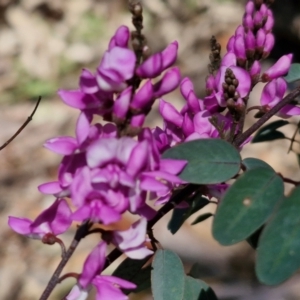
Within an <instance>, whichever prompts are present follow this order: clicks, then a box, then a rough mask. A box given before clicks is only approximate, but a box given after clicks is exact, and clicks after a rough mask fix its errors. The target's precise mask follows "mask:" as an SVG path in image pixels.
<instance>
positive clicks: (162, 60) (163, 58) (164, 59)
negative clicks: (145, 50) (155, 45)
mask: <svg viewBox="0 0 300 300" xmlns="http://www.w3.org/2000/svg"><path fill="white" fill-rule="evenodd" d="M177 50H178V43H177V42H176V41H175V42H173V43H171V44H170V45H169V46H167V48H166V49H165V50H163V51H162V52H159V53H155V54H153V55H151V56H150V57H149V58H148V59H147V60H145V61H144V62H143V63H142V64H141V65H140V66H139V67H138V68H137V69H136V74H137V75H138V76H140V77H141V78H155V77H157V76H158V75H160V74H161V73H162V72H163V71H164V70H166V69H167V68H168V67H170V66H171V65H172V64H173V63H174V62H175V61H176V58H177Z"/></svg>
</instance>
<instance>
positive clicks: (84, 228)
mask: <svg viewBox="0 0 300 300" xmlns="http://www.w3.org/2000/svg"><path fill="white" fill-rule="evenodd" d="M90 227H91V224H90V223H89V222H88V221H87V222H84V223H83V224H81V225H80V226H79V227H78V229H77V231H76V233H75V237H74V239H73V241H72V243H71V245H70V247H69V248H68V250H67V251H66V252H65V255H64V256H63V257H62V259H61V261H60V263H59V265H58V266H57V268H56V270H55V271H54V273H53V275H52V277H51V279H50V280H49V282H48V284H47V286H46V288H45V290H44V292H43V294H42V295H41V297H40V298H39V300H47V299H48V298H49V296H50V294H51V293H52V291H53V290H54V288H55V286H56V285H57V283H58V282H59V277H60V274H61V272H62V270H63V268H64V267H65V265H66V264H67V262H68V261H69V259H70V257H71V256H72V255H73V253H74V251H75V250H76V248H77V246H78V244H79V242H80V240H81V239H82V238H84V237H85V236H86V234H87V233H88V231H89V228H90Z"/></svg>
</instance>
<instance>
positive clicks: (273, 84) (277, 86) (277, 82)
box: [260, 77, 300, 118]
mask: <svg viewBox="0 0 300 300" xmlns="http://www.w3.org/2000/svg"><path fill="white" fill-rule="evenodd" d="M286 90H287V83H286V81H285V80H284V79H283V78H281V77H279V78H277V79H273V80H272V81H270V82H268V83H267V84H266V85H265V86H264V89H263V91H262V94H261V98H260V103H261V105H262V108H263V110H264V111H269V110H270V109H271V108H272V107H273V106H275V105H276V104H277V103H278V102H280V101H281V100H282V98H283V97H284V94H285V92H286ZM277 115H278V116H280V117H282V118H289V117H291V116H294V115H300V107H298V106H295V105H292V104H287V105H285V106H284V107H283V108H282V109H281V110H280V111H279V112H278V113H277Z"/></svg>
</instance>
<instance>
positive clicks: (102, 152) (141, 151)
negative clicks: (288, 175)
mask: <svg viewBox="0 0 300 300" xmlns="http://www.w3.org/2000/svg"><path fill="white" fill-rule="evenodd" d="M261 2H262V1H261ZM273 24H274V18H273V15H272V12H271V10H270V9H269V8H268V7H267V6H266V5H265V4H264V3H260V2H259V1H256V2H255V3H254V1H248V3H247V4H246V9H245V14H244V18H243V23H242V25H241V26H239V27H238V28H237V30H236V32H235V34H234V35H233V36H232V37H231V38H230V40H229V42H228V45H227V53H226V54H225V55H224V57H223V59H222V60H221V59H220V64H219V66H218V67H217V68H211V70H212V71H210V75H209V76H208V77H207V80H206V93H207V94H206V96H205V97H204V98H203V99H200V98H198V97H197V95H196V93H195V90H194V87H193V83H192V82H191V80H190V79H189V78H184V79H183V80H182V81H181V78H180V71H179V69H178V68H177V67H172V65H173V63H174V62H175V60H176V58H177V50H178V43H177V42H176V41H175V42H172V43H171V44H169V45H168V46H167V47H166V48H165V49H164V50H163V51H161V52H159V53H155V54H153V55H151V56H150V57H146V54H145V55H144V53H143V54H142V62H141V63H140V62H139V57H138V55H137V54H136V52H135V51H133V50H131V49H130V48H129V39H130V32H129V29H128V28H127V27H126V26H121V27H119V28H118V29H117V31H116V33H115V34H114V36H113V37H112V38H111V40H110V42H109V46H108V48H107V50H106V51H105V53H104V55H103V57H102V59H101V61H100V64H99V65H98V67H97V69H96V71H95V72H94V73H92V72H91V71H89V70H87V69H83V70H82V72H81V75H80V78H79V88H78V89H76V90H60V91H59V92H58V95H59V96H60V97H61V99H62V101H63V102H64V103H65V104H67V105H69V106H71V107H73V108H76V109H78V110H79V117H78V119H77V123H76V128H75V137H70V136H61V137H56V138H52V139H50V140H48V141H47V142H46V143H45V145H44V146H45V147H46V148H47V149H49V150H51V151H53V152H55V153H57V154H59V155H62V161H61V163H60V165H59V169H58V178H57V180H55V181H52V182H47V183H44V184H41V185H40V186H39V191H40V192H42V193H44V194H48V195H53V196H54V197H55V198H56V200H55V201H54V202H53V204H52V205H51V206H50V207H49V208H47V209H46V210H44V211H43V212H42V213H41V214H40V215H39V216H38V217H37V218H36V219H35V220H34V221H31V220H29V219H25V218H16V217H10V218H9V226H10V227H11V228H12V229H13V230H14V231H16V232H18V233H20V234H23V235H25V236H28V237H30V238H36V239H41V240H43V238H44V237H45V236H47V235H49V234H50V235H52V236H54V237H55V236H56V235H59V234H62V233H64V232H65V231H66V230H67V229H68V228H69V227H70V226H71V223H72V222H73V221H81V222H88V224H92V223H95V224H97V223H100V224H103V225H111V224H112V223H115V222H117V221H119V220H120V219H121V218H122V215H123V214H124V213H125V212H131V213H132V214H136V215H138V216H139V217H140V219H139V220H138V221H136V222H135V223H133V224H132V225H131V226H130V228H129V229H127V230H124V231H117V230H116V231H105V234H103V235H102V238H103V241H102V242H100V243H99V244H98V245H97V246H96V247H95V248H94V249H93V251H92V252H91V253H90V254H89V255H88V257H87V259H86V261H85V263H84V266H83V270H82V273H81V274H80V275H78V278H77V279H78V280H77V284H76V285H75V286H74V287H73V289H72V290H71V292H70V293H69V294H68V295H67V296H66V298H65V299H67V300H83V299H86V298H87V296H88V293H89V290H90V289H91V287H92V286H94V287H95V288H96V290H97V295H96V299H97V300H105V299H120V300H121V299H127V297H126V296H125V295H124V294H123V293H122V292H121V290H120V288H125V289H134V288H135V287H136V286H135V284H133V283H130V282H128V281H126V280H123V279H120V278H116V277H114V276H104V275H101V272H102V271H103V268H104V266H105V260H106V258H105V255H106V248H107V245H108V244H109V243H111V244H113V245H114V246H116V247H117V248H118V249H119V250H120V251H122V252H123V253H124V254H126V255H127V256H128V257H129V258H132V259H143V258H145V257H147V256H148V255H151V254H152V251H151V250H149V249H148V248H147V247H146V246H145V241H146V233H147V220H150V219H152V218H153V217H154V216H155V214H156V210H154V209H153V208H152V207H151V206H150V205H149V202H148V200H154V199H155V200H156V204H164V203H166V202H167V201H168V200H169V199H170V197H171V195H172V192H173V191H174V188H176V187H178V186H180V185H182V184H185V183H186V182H184V181H183V180H181V179H180V178H179V176H178V175H179V174H180V172H181V171H182V170H183V169H184V167H185V166H186V164H187V162H186V161H185V160H174V159H163V158H162V157H161V154H162V153H163V152H164V151H165V150H167V149H168V148H170V147H173V146H174V145H176V144H178V143H182V142H186V141H191V140H195V139H200V138H222V139H227V140H229V141H233V139H231V138H232V137H233V138H234V137H235V135H236V134H237V133H239V132H240V131H241V130H242V128H243V122H240V120H243V118H242V117H241V116H245V114H246V107H247V101H248V98H249V95H250V93H251V90H252V88H253V87H254V86H255V85H256V84H257V83H258V82H267V84H266V85H265V87H264V89H263V92H262V95H261V111H262V112H267V111H268V110H270V109H271V108H272V107H273V106H274V105H276V104H277V103H278V102H279V101H281V99H282V98H283V96H284V93H285V92H286V89H287V84H286V82H285V80H284V79H283V78H282V76H283V75H285V74H286V73H287V72H288V70H289V68H290V65H291V61H292V55H291V54H288V55H285V56H283V57H281V58H280V59H279V60H278V61H277V62H276V63H275V64H274V65H273V66H272V67H271V68H269V69H268V70H267V71H265V72H264V73H263V74H261V60H262V59H264V58H266V57H267V56H268V55H269V53H270V51H271V50H272V47H273V45H274V36H273V34H272V28H273ZM217 48H218V47H217ZM143 51H144V50H143ZM158 76H159V78H157V77H158ZM154 79H155V82H154ZM179 85H180V92H181V94H182V96H183V98H184V99H185V101H186V104H185V105H184V106H183V107H182V109H181V110H177V109H176V108H175V107H174V106H173V105H172V104H171V103H168V102H166V101H165V100H164V99H163V98H161V97H163V96H164V95H166V94H168V93H169V92H171V91H173V90H174V89H176V88H177V87H178V86H179ZM158 98H160V99H159V112H160V114H161V116H162V118H163V121H164V125H163V128H159V127H156V128H155V129H153V130H150V129H149V128H143V124H144V121H145V118H146V116H147V114H148V113H149V111H150V110H151V107H152V105H153V103H154V101H155V100H156V99H158ZM298 114H300V108H298V107H297V106H293V105H286V106H285V107H284V108H282V109H281V110H280V112H279V115H280V116H282V117H289V116H292V115H298ZM94 115H99V116H101V117H102V118H103V120H105V121H106V122H107V123H106V124H100V123H95V122H93V117H94ZM230 139H231V140H230ZM246 142H248V140H247V141H246ZM227 187H228V184H226V183H221V184H217V185H209V186H207V196H209V197H216V198H217V199H220V198H221V197H222V195H223V194H224V192H225V190H226V189H227ZM65 197H68V198H70V200H68V202H67V201H66V200H65ZM68 203H69V204H70V206H71V208H72V210H71V209H70V207H69V204H68ZM101 230H102V229H101ZM101 233H103V231H102V232H101Z"/></svg>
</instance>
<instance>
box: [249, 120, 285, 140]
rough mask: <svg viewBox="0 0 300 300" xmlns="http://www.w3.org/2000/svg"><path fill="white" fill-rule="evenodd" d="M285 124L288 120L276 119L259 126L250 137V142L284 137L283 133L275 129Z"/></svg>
mask: <svg viewBox="0 0 300 300" xmlns="http://www.w3.org/2000/svg"><path fill="white" fill-rule="evenodd" d="M286 124H289V122H288V121H285V120H278V121H275V122H272V123H270V124H268V125H266V126H264V127H262V128H260V129H259V130H258V131H257V133H256V134H255V136H254V138H253V139H252V141H251V143H259V142H265V141H273V140H278V139H284V138H285V135H284V134H283V133H282V132H280V131H277V130H276V129H277V128H280V127H282V126H284V125H286Z"/></svg>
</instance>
